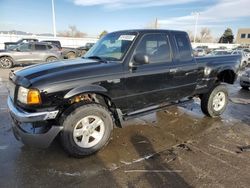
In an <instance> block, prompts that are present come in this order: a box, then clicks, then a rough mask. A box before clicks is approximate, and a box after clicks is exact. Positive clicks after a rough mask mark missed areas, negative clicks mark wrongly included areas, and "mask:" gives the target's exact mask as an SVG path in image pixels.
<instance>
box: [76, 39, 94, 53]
mask: <svg viewBox="0 0 250 188" xmlns="http://www.w3.org/2000/svg"><path fill="white" fill-rule="evenodd" d="M94 44H95V43H92V42H88V43H86V44H85V46H80V47H78V48H77V50H78V51H79V52H80V53H79V55H80V56H83V55H84V54H85V53H86V52H87V51H89V49H90V48H91V47H92V46H94Z"/></svg>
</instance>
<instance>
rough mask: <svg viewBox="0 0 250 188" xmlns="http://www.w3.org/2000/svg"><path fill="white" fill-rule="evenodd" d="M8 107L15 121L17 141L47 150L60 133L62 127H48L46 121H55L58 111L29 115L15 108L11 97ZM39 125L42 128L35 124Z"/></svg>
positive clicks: (13, 127) (13, 124)
mask: <svg viewBox="0 0 250 188" xmlns="http://www.w3.org/2000/svg"><path fill="white" fill-rule="evenodd" d="M8 107H9V111H10V115H11V117H12V119H13V123H12V130H13V133H14V135H15V137H16V139H17V140H20V141H22V142H23V143H24V144H25V145H29V146H33V147H38V148H46V147H48V146H49V145H50V144H51V142H52V141H53V140H54V138H55V137H56V136H57V135H58V133H59V132H60V131H61V130H62V129H63V127H62V126H56V125H48V123H47V121H46V120H51V119H55V118H56V116H57V114H58V111H52V112H36V113H29V112H25V111H23V110H21V109H18V108H17V107H15V106H14V104H13V102H12V100H11V99H10V97H9V98H8ZM37 123H39V124H40V126H37V125H35V124H37Z"/></svg>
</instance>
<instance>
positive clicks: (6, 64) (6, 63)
mask: <svg viewBox="0 0 250 188" xmlns="http://www.w3.org/2000/svg"><path fill="white" fill-rule="evenodd" d="M10 64H11V61H10V60H9V59H8V58H2V59H1V65H2V67H9V66H10Z"/></svg>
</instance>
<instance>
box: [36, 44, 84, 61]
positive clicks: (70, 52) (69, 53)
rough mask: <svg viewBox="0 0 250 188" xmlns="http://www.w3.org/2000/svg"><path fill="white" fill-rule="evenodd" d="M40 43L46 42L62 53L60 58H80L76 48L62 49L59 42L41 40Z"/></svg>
mask: <svg viewBox="0 0 250 188" xmlns="http://www.w3.org/2000/svg"><path fill="white" fill-rule="evenodd" d="M41 42H46V43H48V44H53V45H55V46H57V47H58V48H59V49H60V50H61V51H62V56H63V58H64V59H74V58H76V57H80V51H79V50H78V49H76V48H69V47H62V45H61V42H60V41H59V40H43V41H41Z"/></svg>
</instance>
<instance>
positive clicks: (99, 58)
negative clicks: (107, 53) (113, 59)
mask: <svg viewBox="0 0 250 188" xmlns="http://www.w3.org/2000/svg"><path fill="white" fill-rule="evenodd" d="M85 58H87V59H97V60H100V61H102V62H104V63H107V60H105V59H104V58H102V57H100V56H96V55H94V56H89V57H85Z"/></svg>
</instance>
